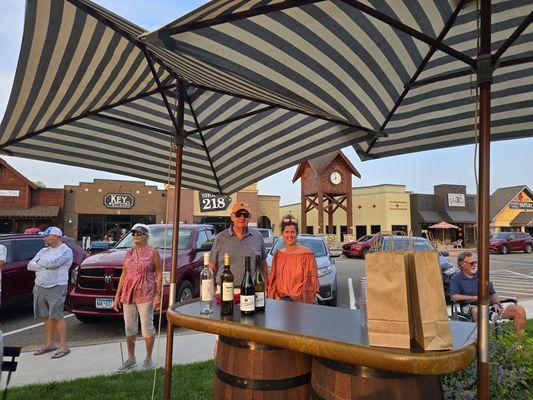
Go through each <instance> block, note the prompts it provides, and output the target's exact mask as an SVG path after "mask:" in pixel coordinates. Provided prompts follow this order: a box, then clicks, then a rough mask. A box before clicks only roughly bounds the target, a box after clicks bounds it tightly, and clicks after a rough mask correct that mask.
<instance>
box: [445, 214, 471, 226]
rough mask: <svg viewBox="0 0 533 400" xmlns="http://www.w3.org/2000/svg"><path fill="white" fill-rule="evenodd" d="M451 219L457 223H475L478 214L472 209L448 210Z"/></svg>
mask: <svg viewBox="0 0 533 400" xmlns="http://www.w3.org/2000/svg"><path fill="white" fill-rule="evenodd" d="M446 214H447V215H449V217H450V220H451V221H453V222H455V223H462V224H475V223H476V222H477V216H476V213H475V212H471V211H446Z"/></svg>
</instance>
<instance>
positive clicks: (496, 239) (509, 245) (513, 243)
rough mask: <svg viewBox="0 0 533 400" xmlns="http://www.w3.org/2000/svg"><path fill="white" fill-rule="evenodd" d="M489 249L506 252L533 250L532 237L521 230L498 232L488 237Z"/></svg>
mask: <svg viewBox="0 0 533 400" xmlns="http://www.w3.org/2000/svg"><path fill="white" fill-rule="evenodd" d="M489 246H490V251H492V252H496V253H500V254H508V253H510V252H511V251H523V252H524V253H531V251H532V250H533V237H531V236H530V235H529V233H523V232H498V233H494V234H493V235H492V236H491V237H490V239H489Z"/></svg>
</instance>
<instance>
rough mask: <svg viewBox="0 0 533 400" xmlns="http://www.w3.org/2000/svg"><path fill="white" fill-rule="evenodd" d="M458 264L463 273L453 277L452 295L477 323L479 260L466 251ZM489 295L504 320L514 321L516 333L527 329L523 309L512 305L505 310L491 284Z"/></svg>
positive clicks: (451, 282)
mask: <svg viewBox="0 0 533 400" xmlns="http://www.w3.org/2000/svg"><path fill="white" fill-rule="evenodd" d="M457 264H458V266H459V269H460V270H461V271H459V272H457V273H456V274H455V275H454V276H452V279H451V281H450V295H451V297H452V300H453V301H455V302H458V303H460V304H461V309H462V310H463V312H465V313H469V314H470V315H471V316H472V318H473V319H474V321H477V315H478V312H477V286H478V276H477V260H476V259H475V258H474V256H473V255H472V253H470V252H468V251H465V252H463V253H461V254H459V256H457ZM489 295H490V300H491V303H492V307H493V308H494V311H495V312H497V313H498V314H500V315H501V317H502V318H507V319H512V320H513V325H514V330H515V332H518V331H520V330H524V329H526V311H525V310H524V308H523V307H521V306H518V305H515V304H512V305H508V306H507V307H505V309H504V308H503V306H502V304H501V303H500V299H499V297H498V295H497V294H496V291H495V290H494V287H493V286H492V283H489Z"/></svg>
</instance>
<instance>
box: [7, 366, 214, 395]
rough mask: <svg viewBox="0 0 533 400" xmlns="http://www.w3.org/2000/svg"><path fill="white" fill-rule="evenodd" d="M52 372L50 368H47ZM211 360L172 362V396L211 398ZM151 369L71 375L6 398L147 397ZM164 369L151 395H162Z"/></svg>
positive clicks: (17, 390) (20, 389) (11, 391)
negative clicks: (96, 374)
mask: <svg viewBox="0 0 533 400" xmlns="http://www.w3.org/2000/svg"><path fill="white" fill-rule="evenodd" d="M15 373H16V372H15ZM50 373H51V374H53V371H50ZM213 374H214V362H213V361H205V362H200V363H194V364H188V365H175V366H174V369H173V372H172V399H184V400H185V399H186V400H204V399H205V400H207V399H212V398H213ZM153 379H154V371H134V372H125V373H116V374H114V375H107V376H99V377H93V378H83V379H75V380H72V381H63V382H55V383H48V384H44V385H28V386H23V387H16V388H15V387H14V388H11V389H9V391H8V396H7V397H8V399H9V400H30V399H31V400H41V399H43V400H44V399H46V400H48V399H51V400H52V399H53V400H79V399H83V400H91V399H95V400H107V399H109V400H133V399H135V400H137V399H139V400H140V399H151V397H152V384H153ZM163 381H164V370H163V369H158V370H157V383H156V392H155V399H162V398H163Z"/></svg>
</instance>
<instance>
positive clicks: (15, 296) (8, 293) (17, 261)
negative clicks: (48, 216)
mask: <svg viewBox="0 0 533 400" xmlns="http://www.w3.org/2000/svg"><path fill="white" fill-rule="evenodd" d="M63 242H65V244H66V245H67V246H68V247H70V249H71V250H72V254H73V256H74V259H73V261H72V265H71V267H70V268H71V269H70V270H71V271H72V270H73V269H74V268H76V267H77V266H78V265H80V264H81V263H82V261H83V260H84V259H85V257H86V252H85V250H83V249H82V248H81V247H80V246H78V244H77V243H76V241H75V240H74V239H72V238H69V237H63ZM0 244H3V245H4V246H6V249H7V262H6V264H5V265H4V266H3V267H2V272H1V273H2V307H6V308H7V307H13V306H19V305H25V304H28V303H31V302H32V300H33V284H34V281H35V272H33V271H28V268H27V266H28V263H29V262H30V261H31V260H32V258H33V257H35V254H37V252H38V251H39V250H41V249H42V248H43V247H45V244H44V240H43V237H42V236H41V235H39V234H31V235H28V234H7V235H1V236H0Z"/></svg>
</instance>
